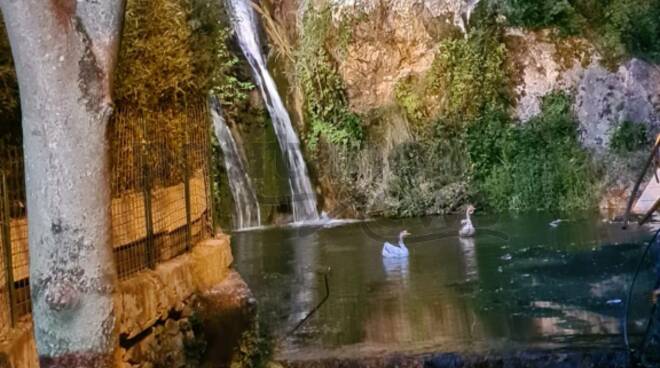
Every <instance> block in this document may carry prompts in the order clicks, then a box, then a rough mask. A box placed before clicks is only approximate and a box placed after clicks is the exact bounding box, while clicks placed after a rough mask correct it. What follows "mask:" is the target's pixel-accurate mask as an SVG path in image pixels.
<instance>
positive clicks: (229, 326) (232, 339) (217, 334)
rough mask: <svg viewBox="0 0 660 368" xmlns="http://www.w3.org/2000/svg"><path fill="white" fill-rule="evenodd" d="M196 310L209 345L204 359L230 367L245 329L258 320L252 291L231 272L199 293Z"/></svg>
mask: <svg viewBox="0 0 660 368" xmlns="http://www.w3.org/2000/svg"><path fill="white" fill-rule="evenodd" d="M195 310H196V311H197V318H199V320H200V326H202V328H203V334H204V337H205V340H206V343H207V344H208V348H207V349H206V355H205V356H204V359H203V361H205V362H212V363H213V364H214V366H229V365H230V363H231V362H232V360H233V359H234V354H235V352H236V351H238V350H240V347H241V344H242V339H243V337H244V335H245V333H246V331H248V330H250V329H251V328H253V325H254V323H255V318H256V301H255V299H254V297H253V296H252V292H251V291H250V289H249V288H248V286H247V284H246V283H245V281H243V279H242V278H241V277H240V275H239V274H238V273H237V272H235V271H232V272H231V273H230V274H229V276H228V277H227V279H226V280H225V281H223V282H222V283H220V284H218V285H217V286H216V287H214V288H213V289H211V290H209V291H207V292H205V293H203V294H201V295H200V296H199V299H198V301H197V303H196V306H195Z"/></svg>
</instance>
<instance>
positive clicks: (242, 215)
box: [210, 98, 261, 229]
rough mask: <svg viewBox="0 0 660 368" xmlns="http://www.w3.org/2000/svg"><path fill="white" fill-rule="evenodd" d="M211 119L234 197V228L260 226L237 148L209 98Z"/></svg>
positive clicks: (219, 110)
mask: <svg viewBox="0 0 660 368" xmlns="http://www.w3.org/2000/svg"><path fill="white" fill-rule="evenodd" d="M210 105H211V108H210V110H211V117H212V119H213V130H214V131H215V136H216V138H218V142H219V143H220V148H221V149H222V155H223V156H224V159H225V166H226V168H227V177H228V179H229V189H230V190H231V194H232V196H233V197H234V203H235V206H236V207H235V208H234V227H235V228H237V229H245V228H249V227H257V226H260V225H261V213H260V211H259V202H258V201H257V195H256V194H255V191H254V187H253V186H252V182H251V181H250V177H249V176H248V174H247V171H245V165H244V164H243V160H242V159H241V156H240V155H239V153H238V147H237V146H236V142H235V141H234V137H232V135H231V130H229V127H228V126H227V123H226V122H225V118H224V115H223V113H222V107H221V106H220V103H219V102H218V99H217V98H211V101H210Z"/></svg>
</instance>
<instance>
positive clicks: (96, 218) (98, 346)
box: [0, 0, 124, 368]
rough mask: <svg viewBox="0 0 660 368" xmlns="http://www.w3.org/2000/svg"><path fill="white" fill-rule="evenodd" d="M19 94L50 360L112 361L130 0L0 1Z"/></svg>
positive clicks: (40, 332)
mask: <svg viewBox="0 0 660 368" xmlns="http://www.w3.org/2000/svg"><path fill="white" fill-rule="evenodd" d="M0 10H2V13H3V16H4V19H5V24H6V26H7V31H8V34H9V39H10V41H11V46H12V53H13V55H14V60H15V64H16V72H17V75H18V82H19V88H20V92H21V93H20V95H21V108H22V113H23V139H24V147H25V162H26V187H27V205H28V221H29V228H30V230H29V239H30V285H31V288H32V303H33V320H34V334H35V338H36V342H37V350H38V353H39V360H40V364H41V366H42V367H95V368H96V367H101V368H102V367H111V366H113V364H114V351H115V348H116V346H117V340H116V333H115V331H114V330H115V320H114V312H113V303H112V292H113V288H114V285H115V284H116V273H115V266H114V262H113V255H112V249H111V243H110V186H109V184H110V178H109V170H108V169H109V166H108V144H107V142H106V126H107V123H108V119H109V117H110V114H111V112H112V103H111V93H110V92H111V90H112V88H111V87H112V86H111V81H112V75H113V69H114V66H115V63H116V57H117V53H118V43H119V38H120V35H121V26H122V20H123V13H124V1H123V0H0Z"/></svg>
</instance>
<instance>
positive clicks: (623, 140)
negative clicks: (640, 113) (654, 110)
mask: <svg viewBox="0 0 660 368" xmlns="http://www.w3.org/2000/svg"><path fill="white" fill-rule="evenodd" d="M647 143H649V138H648V134H647V130H646V125H644V124H641V123H633V122H630V121H624V122H623V123H621V124H620V125H619V126H618V127H617V128H616V129H615V130H614V132H612V136H611V137H610V149H611V150H612V151H613V152H615V153H618V154H623V153H629V152H634V151H637V150H639V149H640V148H642V147H643V146H644V145H646V144H647Z"/></svg>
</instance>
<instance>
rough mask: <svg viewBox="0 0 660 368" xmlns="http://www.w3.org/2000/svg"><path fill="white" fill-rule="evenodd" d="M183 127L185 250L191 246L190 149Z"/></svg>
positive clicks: (187, 135)
mask: <svg viewBox="0 0 660 368" xmlns="http://www.w3.org/2000/svg"><path fill="white" fill-rule="evenodd" d="M189 125H190V124H186V127H185V128H184V144H183V190H184V195H185V197H186V251H189V250H190V249H191V248H192V214H191V205H190V162H188V159H189V155H188V150H189V149H190V135H189V133H188V126H189Z"/></svg>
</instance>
